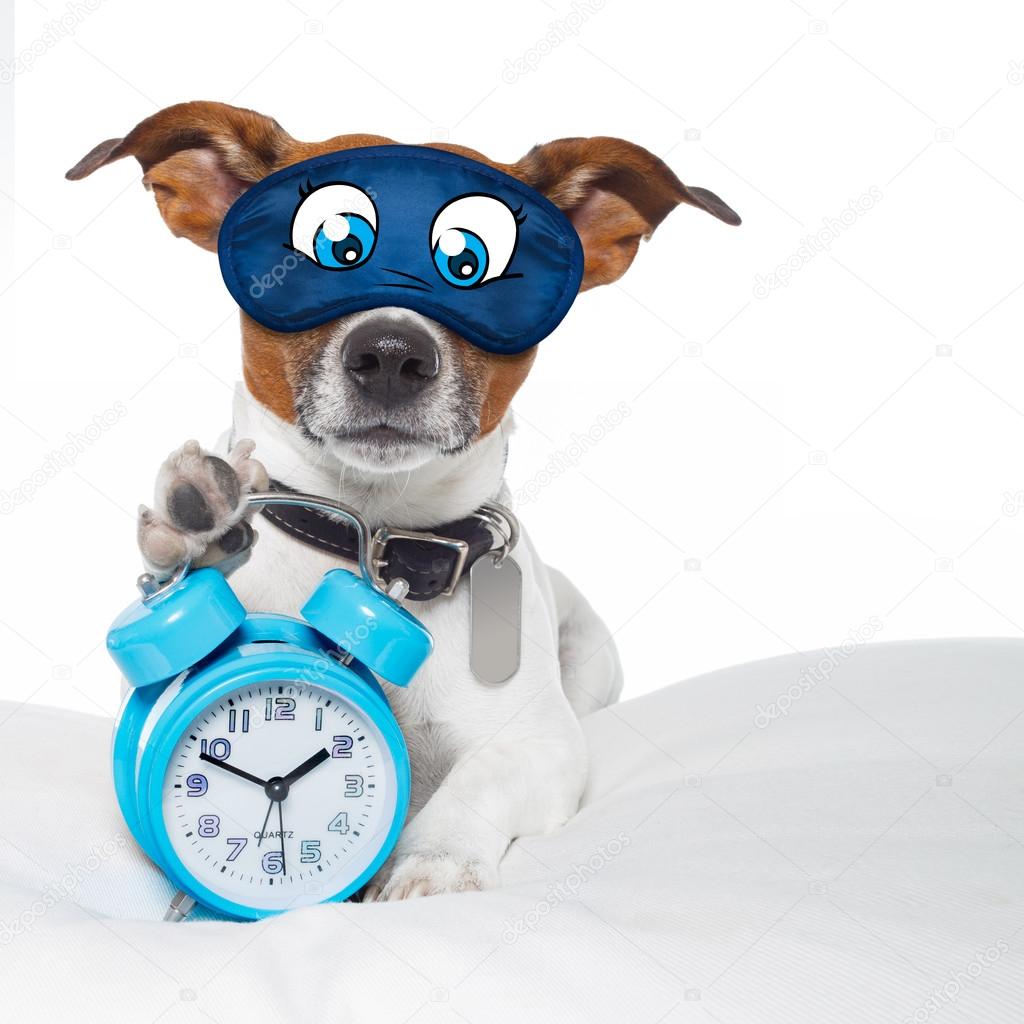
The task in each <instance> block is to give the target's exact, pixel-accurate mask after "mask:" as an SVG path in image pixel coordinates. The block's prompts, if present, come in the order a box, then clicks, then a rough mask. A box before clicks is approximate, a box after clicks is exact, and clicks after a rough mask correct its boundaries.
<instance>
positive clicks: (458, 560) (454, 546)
mask: <svg viewBox="0 0 1024 1024" xmlns="http://www.w3.org/2000/svg"><path fill="white" fill-rule="evenodd" d="M393 540H412V541H421V542H423V543H426V544H437V545H439V546H440V547H444V548H448V549H449V550H450V551H454V552H455V560H454V562H453V564H452V568H451V572H450V574H449V576H448V582H447V583H446V584H445V588H444V590H442V591H441V596H442V597H451V596H452V594H453V593H455V586H456V584H457V583H458V582H459V580H460V579H462V570H463V569H464V568H465V567H466V559H467V558H468V557H469V544H468V543H467V542H466V541H464V540H456V539H455V538H454V537H442V536H440V535H439V534H436V533H426V532H423V531H419V530H397V529H394V528H392V527H390V526H381V527H379V528H378V529H377V531H376V532H375V533H374V535H373V537H372V539H371V540H370V557H369V560H368V561H369V569H370V573H371V575H372V576H373V579H374V582H375V583H376V584H377V585H378V586H379V587H381V588H382V589H386V588H387V586H388V583H387V581H385V580H384V578H383V576H382V575H381V570H383V569H384V567H385V566H386V565H387V564H388V559H387V547H388V544H390V543H391V541H393ZM391 582H392V583H393V582H394V578H392V580H391ZM407 582H408V581H407Z"/></svg>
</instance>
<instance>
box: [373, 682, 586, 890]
mask: <svg viewBox="0 0 1024 1024" xmlns="http://www.w3.org/2000/svg"><path fill="white" fill-rule="evenodd" d="M558 696H559V697H561V695H560V694H559V695H558ZM552 703H554V702H552ZM560 712H561V713H558V712H556V714H557V716H558V718H559V728H557V729H553V728H551V726H552V724H553V723H551V722H550V721H549V722H548V723H547V728H546V729H545V732H546V735H544V736H537V735H536V734H534V735H532V736H529V735H525V734H524V733H523V732H522V731H520V730H518V729H516V728H514V725H515V723H512V725H510V726H509V727H507V728H506V729H505V730H503V731H502V732H501V733H500V734H499V735H498V736H496V737H495V738H494V739H492V740H490V741H488V742H484V743H482V744H481V745H479V746H478V747H477V748H476V749H475V750H473V751H471V752H469V753H467V754H465V755H464V756H463V757H462V758H461V759H460V760H459V761H457V762H456V764H455V766H454V767H453V768H452V770H451V772H450V773H449V774H448V776H447V777H446V778H445V780H444V781H443V782H442V783H441V785H440V786H439V787H438V789H437V790H436V791H435V793H434V794H433V796H431V797H430V799H429V800H428V801H427V802H426V804H424V806H423V809H422V810H421V811H420V812H419V814H417V815H416V817H415V818H413V819H412V821H411V822H410V823H409V824H407V825H406V828H405V831H404V832H403V833H402V836H401V838H400V839H399V841H398V845H397V846H396V847H395V851H394V853H393V854H392V855H391V857H390V858H389V859H388V861H387V862H386V863H385V865H384V867H383V868H381V870H380V871H379V872H378V873H377V875H376V876H375V877H374V879H373V880H372V882H371V883H370V884H369V885H368V886H367V887H366V890H365V892H364V894H363V900H364V902H367V901H370V900H399V899H406V898H408V897H412V896H429V895H435V894H438V893H447V892H464V891H467V890H475V889H486V888H489V887H491V886H493V885H495V884H496V882H497V879H498V864H499V862H500V861H501V858H502V857H503V856H504V854H505V851H506V849H507V848H508V845H509V843H510V842H511V841H512V840H513V839H516V838H517V837H519V836H528V835H540V834H542V833H544V832H548V831H550V830H551V829H553V828H556V827H557V826H558V825H561V824H562V823H563V822H565V821H566V820H567V819H568V818H569V817H570V816H571V815H572V814H573V813H575V811H576V809H577V806H578V804H579V799H580V795H581V793H582V791H583V784H584V781H585V777H586V754H585V748H584V743H583V736H582V733H581V731H580V729H579V725H578V723H577V721H576V719H575V717H574V716H572V714H571V712H570V711H569V709H568V708H567V707H565V702H564V698H563V699H561V702H560ZM530 717H531V718H532V717H533V716H532V715H531V716H530ZM509 734H511V735H509ZM517 734H518V735H517Z"/></svg>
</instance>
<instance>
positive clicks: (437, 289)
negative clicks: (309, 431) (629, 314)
mask: <svg viewBox="0 0 1024 1024" xmlns="http://www.w3.org/2000/svg"><path fill="white" fill-rule="evenodd" d="M217 248H218V252H219V255H220V268H221V273H222V274H223V275H224V281H225V283H226V284H227V286H228V291H229V292H231V295H232V296H233V297H234V299H235V301H236V302H237V303H238V305H239V306H241V307H242V309H243V310H245V312H246V313H248V314H249V316H251V317H252V318H253V319H254V320H255V321H257V322H258V323H261V324H263V326H264V327H269V328H270V329H271V330H274V331H285V332H294V331H305V330H308V329H309V328H311V327H317V326H319V325H320V324H324V323H327V322H328V321H330V320H334V319H336V318H337V317H340V316H344V315H345V314H348V313H355V312H358V311H359V310H364V309H376V308H379V307H381V306H402V307H404V308H405V309H411V310H415V311H416V312H417V313H422V314H423V315H424V316H428V317H431V318H433V319H434V320H437V321H439V322H440V323H442V324H444V325H445V326H447V327H450V328H451V329H452V330H453V331H456V332H457V333H458V334H460V335H462V337H464V338H465V339H466V340H467V341H469V342H472V344H474V345H476V346H478V347H479V348H482V349H484V350H486V351H488V352H498V353H503V354H513V353H516V352H522V351H524V350H525V349H528V348H530V347H532V346H533V345H536V344H537V343H538V342H539V341H541V340H542V339H543V338H546V337H547V336H548V335H549V334H550V333H551V332H552V331H553V330H554V329H555V328H556V327H557V326H558V324H559V323H560V322H561V320H562V317H564V316H565V314H566V313H567V312H568V310H569V307H570V306H571V305H572V302H573V299H575V298H576V294H577V292H578V291H579V287H580V281H581V279H582V277H583V247H582V245H581V244H580V240H579V236H578V235H577V234H576V231H575V230H574V228H573V226H572V224H571V223H570V222H569V220H568V218H567V217H566V216H565V214H563V213H562V212H561V210H559V209H558V207H556V206H555V205H554V204H553V203H551V202H550V201H549V200H548V199H545V198H544V196H542V195H541V194H540V193H539V192H535V191H534V190H533V189H531V188H529V187H528V186H526V185H524V184H523V183H522V182H521V181H519V180H517V179H516V178H513V177H511V176H510V175H508V174H503V173H502V172H501V171H496V170H494V168H492V167H488V166H487V165H486V164H482V163H478V162H477V161H476V160H470V159H467V158H466V157H463V156H457V155H456V154H454V153H448V152H446V151H443V150H437V149H429V148H426V147H421V146H370V147H367V148H363V149H348V150H343V151H341V152H338V153H328V154H326V155H324V156H317V157H313V158H312V159H311V160H304V161H302V162H301V163H297V164H293V165H292V166H291V167H286V168H285V169H284V170H281V171H277V172H276V173H274V174H271V175H270V176H269V177H267V178H265V179H263V181H260V182H258V183H257V184H256V185H253V187H252V188H250V189H249V190H248V191H247V192H245V193H243V194H242V196H241V197H240V198H239V199H238V200H237V202H235V204H234V205H233V206H232V207H231V209H230V210H228V213H227V216H226V217H225V218H224V223H223V225H222V226H221V229H220V238H219V239H218V243H217Z"/></svg>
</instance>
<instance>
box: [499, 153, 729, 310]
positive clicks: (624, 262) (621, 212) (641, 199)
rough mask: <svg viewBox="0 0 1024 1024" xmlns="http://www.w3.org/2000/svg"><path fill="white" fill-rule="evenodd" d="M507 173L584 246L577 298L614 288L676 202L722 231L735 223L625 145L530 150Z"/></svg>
mask: <svg viewBox="0 0 1024 1024" xmlns="http://www.w3.org/2000/svg"><path fill="white" fill-rule="evenodd" d="M511 170H512V173H513V174H515V175H516V176H517V177H519V178H521V179H522V180H523V181H525V182H527V183H528V184H529V185H531V186H532V187H533V188H535V189H537V191H538V192H542V193H543V194H544V195H546V196H547V197H548V198H549V199H550V200H551V201H552V202H553V203H554V204H555V205H556V206H557V207H559V208H560V209H561V210H562V211H564V212H565V213H566V214H567V215H568V217H569V219H570V220H571V221H572V223H573V227H575V228H576V231H577V233H578V234H579V236H580V239H581V240H582V241H583V254H584V272H583V283H582V285H581V286H580V291H586V289H588V288H593V287H595V286H596V285H599V284H610V283H611V282H612V281H617V280H618V279H619V278H620V277H622V275H623V274H624V273H625V272H626V271H627V270H628V269H629V265H630V264H631V263H632V262H633V257H634V256H636V252H637V248H638V247H639V245H640V239H642V238H650V236H651V235H652V234H653V232H654V229H655V228H656V227H657V226H658V225H659V224H660V223H661V222H662V221H663V220H664V219H665V218H666V217H667V216H668V214H669V213H670V212H671V211H672V210H674V209H675V207H677V206H678V205H679V204H680V203H687V204H688V205H690V206H696V207H698V208H700V209H701V210H706V211H707V212H708V213H710V214H711V215H712V216H713V217H717V218H718V219H719V220H723V221H725V223H726V224H739V223H740V218H739V216H738V215H737V214H736V213H735V211H734V210H732V209H730V207H729V206H727V205H726V204H725V203H724V202H722V200H721V199H719V198H718V196H716V195H715V194H714V192H709V191H708V190H707V189H705V188H689V187H687V186H686V185H684V184H683V183H682V182H681V181H680V180H679V179H678V178H677V177H676V176H675V174H673V173H672V170H671V168H669V166H668V165H667V164H666V163H665V162H664V161H663V160H660V159H659V158H658V157H656V156H655V155H654V154H653V153H650V152H648V151H647V150H646V149H644V148H643V147H642V146H636V145H634V144H633V143H632V142H626V141H624V140H623V139H610V138H603V137H595V138H591V139H559V140H558V141H557V142H548V143H546V144H545V145H543V146H534V148H533V149H531V150H530V152H529V153H527V154H526V156H524V157H523V159H522V160H520V161H519V162H518V163H517V164H514V165H513V167H512V168H511Z"/></svg>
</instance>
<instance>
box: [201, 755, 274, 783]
mask: <svg viewBox="0 0 1024 1024" xmlns="http://www.w3.org/2000/svg"><path fill="white" fill-rule="evenodd" d="M199 760H200V761H206V763H207V764H215V765H216V766H217V767H218V768H223V769H224V771H226V772H231V774H232V775H237V776H238V777H239V778H240V779H245V780H246V781H247V782H255V783H256V785H257V786H265V785H266V784H267V780H266V779H258V778H257V777H256V776H255V775H250V774H249V773H248V772H245V771H242V769H241V768H236V767H235V766H234V765H233V764H228V762H227V761H221V760H218V759H217V758H216V757H210V755H209V754H206V753H203V754H200V755H199Z"/></svg>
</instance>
